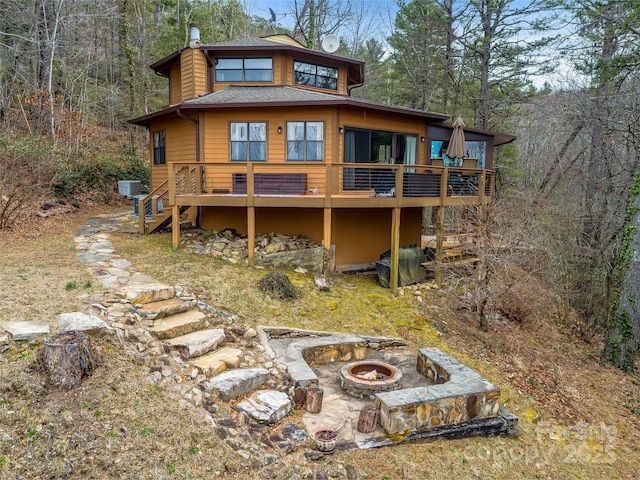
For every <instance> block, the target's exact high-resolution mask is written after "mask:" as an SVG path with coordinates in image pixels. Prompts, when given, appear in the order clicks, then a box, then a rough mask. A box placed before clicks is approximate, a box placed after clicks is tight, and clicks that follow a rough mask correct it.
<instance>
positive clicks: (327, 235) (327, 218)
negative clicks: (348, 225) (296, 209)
mask: <svg viewBox="0 0 640 480" xmlns="http://www.w3.org/2000/svg"><path fill="white" fill-rule="evenodd" d="M322 246H323V247H324V248H326V249H330V248H331V208H327V207H325V209H324V222H323V224H322Z"/></svg>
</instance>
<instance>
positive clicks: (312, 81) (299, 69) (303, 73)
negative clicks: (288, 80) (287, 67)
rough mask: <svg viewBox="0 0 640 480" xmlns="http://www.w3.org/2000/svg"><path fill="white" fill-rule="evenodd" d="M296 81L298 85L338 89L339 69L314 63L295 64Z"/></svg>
mask: <svg viewBox="0 0 640 480" xmlns="http://www.w3.org/2000/svg"><path fill="white" fill-rule="evenodd" d="M293 71H294V81H295V83H296V84H298V85H308V86H310V87H318V88H327V89H329V90H337V89H338V69H337V68H331V67H323V66H321V65H314V64H313V63H305V62H299V61H296V62H293Z"/></svg>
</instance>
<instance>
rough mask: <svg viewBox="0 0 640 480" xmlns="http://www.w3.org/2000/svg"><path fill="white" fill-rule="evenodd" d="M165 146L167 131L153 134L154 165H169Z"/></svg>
mask: <svg viewBox="0 0 640 480" xmlns="http://www.w3.org/2000/svg"><path fill="white" fill-rule="evenodd" d="M165 144H166V132H165V130H160V131H158V132H153V164H154V165H164V164H165V163H167V151H166V148H165Z"/></svg>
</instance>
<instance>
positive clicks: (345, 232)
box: [331, 208, 422, 265]
mask: <svg viewBox="0 0 640 480" xmlns="http://www.w3.org/2000/svg"><path fill="white" fill-rule="evenodd" d="M331 230H332V232H333V238H332V243H333V244H334V245H336V265H362V264H368V263H374V262H376V261H377V260H378V259H379V258H380V254H381V253H383V252H385V251H387V250H389V249H390V248H391V210H390V209H364V208H359V209H350V208H346V209H342V208H340V209H334V210H333V222H332V228H331ZM421 232H422V209H421V208H403V209H402V214H401V218H400V245H410V244H412V243H417V244H418V245H420V238H421Z"/></svg>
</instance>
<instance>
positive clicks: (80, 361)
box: [42, 330, 97, 390]
mask: <svg viewBox="0 0 640 480" xmlns="http://www.w3.org/2000/svg"><path fill="white" fill-rule="evenodd" d="M96 364H97V362H96V359H95V353H94V352H93V349H92V347H91V339H90V338H89V336H88V335H87V334H86V333H83V332H79V331H75V330H71V331H68V332H62V333H58V334H56V335H54V336H52V337H51V338H50V339H49V340H47V341H46V342H45V344H44V352H43V355H42V366H43V369H44V373H45V374H46V376H47V380H48V381H49V383H50V384H51V385H53V386H54V387H59V388H62V389H63V390H71V389H72V388H75V387H77V386H78V385H80V384H81V383H82V380H83V378H84V377H89V376H91V374H92V373H93V370H94V369H95V367H96Z"/></svg>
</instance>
